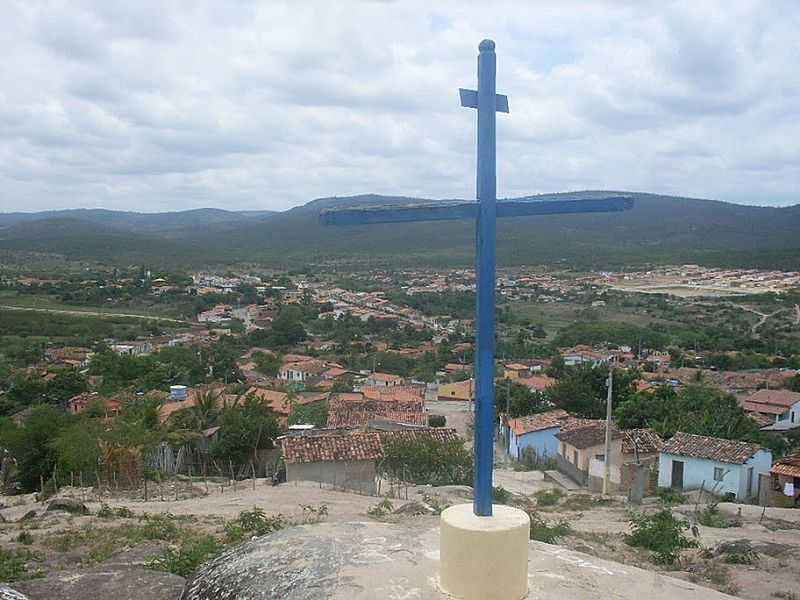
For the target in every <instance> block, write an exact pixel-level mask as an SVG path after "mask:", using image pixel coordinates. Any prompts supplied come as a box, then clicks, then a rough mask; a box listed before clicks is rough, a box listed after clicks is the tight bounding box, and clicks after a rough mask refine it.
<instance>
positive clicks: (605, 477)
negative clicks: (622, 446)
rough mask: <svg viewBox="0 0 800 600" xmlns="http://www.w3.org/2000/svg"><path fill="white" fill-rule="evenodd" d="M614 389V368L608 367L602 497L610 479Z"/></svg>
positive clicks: (610, 365)
mask: <svg viewBox="0 0 800 600" xmlns="http://www.w3.org/2000/svg"><path fill="white" fill-rule="evenodd" d="M613 387H614V367H613V365H612V364H610V363H609V366H608V396H606V449H605V455H604V456H603V467H604V469H603V496H607V495H608V481H609V479H610V477H611V397H612V395H613Z"/></svg>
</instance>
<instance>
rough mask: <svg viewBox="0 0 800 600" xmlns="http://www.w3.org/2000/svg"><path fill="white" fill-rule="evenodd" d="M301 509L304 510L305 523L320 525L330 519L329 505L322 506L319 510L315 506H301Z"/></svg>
mask: <svg viewBox="0 0 800 600" xmlns="http://www.w3.org/2000/svg"><path fill="white" fill-rule="evenodd" d="M300 508H301V509H303V523H304V524H309V523H319V522H320V521H324V520H325V519H327V518H328V505H327V504H320V505H319V508H317V507H316V506H314V505H313V504H301V505H300Z"/></svg>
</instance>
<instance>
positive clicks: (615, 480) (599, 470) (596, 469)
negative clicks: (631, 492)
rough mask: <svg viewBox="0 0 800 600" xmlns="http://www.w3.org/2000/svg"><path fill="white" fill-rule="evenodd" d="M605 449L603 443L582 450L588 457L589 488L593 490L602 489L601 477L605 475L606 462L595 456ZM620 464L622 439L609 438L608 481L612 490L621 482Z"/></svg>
mask: <svg viewBox="0 0 800 600" xmlns="http://www.w3.org/2000/svg"><path fill="white" fill-rule="evenodd" d="M605 451H606V448H605V443H603V444H599V445H597V446H590V447H589V448H586V449H584V451H583V452H584V453H585V455H586V457H587V458H588V459H589V488H590V489H591V490H593V491H600V490H602V489H603V477H604V476H605V470H606V464H605V460H599V459H597V458H595V456H597V455H598V454H604V453H605ZM621 464H622V440H621V439H617V440H611V469H610V471H611V472H610V473H609V482H610V483H611V490H612V491H614V490H617V489H619V487H620V484H621V482H622V474H621V472H620V465H621Z"/></svg>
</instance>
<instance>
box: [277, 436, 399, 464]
mask: <svg viewBox="0 0 800 600" xmlns="http://www.w3.org/2000/svg"><path fill="white" fill-rule="evenodd" d="M281 448H282V449H283V460H284V461H285V462H286V463H288V464H293V463H314V462H334V461H354V460H380V459H381V458H382V457H383V448H382V446H381V438H380V436H379V435H378V434H377V433H349V434H343V435H290V436H286V437H284V438H282V439H281Z"/></svg>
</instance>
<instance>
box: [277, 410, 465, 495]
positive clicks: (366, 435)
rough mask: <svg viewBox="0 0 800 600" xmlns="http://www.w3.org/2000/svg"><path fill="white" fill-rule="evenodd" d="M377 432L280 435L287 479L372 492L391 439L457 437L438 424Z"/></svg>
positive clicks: (365, 492) (320, 432) (443, 439)
mask: <svg viewBox="0 0 800 600" xmlns="http://www.w3.org/2000/svg"><path fill="white" fill-rule="evenodd" d="M377 426H378V427H379V428H380V430H379V431H368V432H341V431H319V432H315V431H313V430H311V431H309V430H306V431H301V432H298V433H296V434H292V435H288V436H284V437H282V438H280V442H281V449H282V451H283V460H284V462H285V463H286V481H287V482H291V481H315V482H319V483H320V484H323V485H330V486H331V487H334V488H340V489H348V490H353V491H356V492H359V493H362V494H372V495H374V494H375V493H376V491H377V465H378V463H379V462H380V461H381V460H382V459H383V457H384V447H385V445H386V444H390V443H391V442H392V441H394V440H418V439H423V438H431V439H434V440H438V441H442V442H448V441H457V440H459V439H460V438H459V437H458V434H457V433H456V431H455V430H454V429H445V428H437V427H433V428H432V427H412V428H408V427H400V428H396V429H395V428H391V427H389V428H385V426H386V424H385V423H379V424H377Z"/></svg>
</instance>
